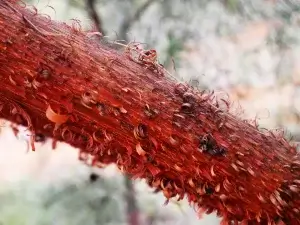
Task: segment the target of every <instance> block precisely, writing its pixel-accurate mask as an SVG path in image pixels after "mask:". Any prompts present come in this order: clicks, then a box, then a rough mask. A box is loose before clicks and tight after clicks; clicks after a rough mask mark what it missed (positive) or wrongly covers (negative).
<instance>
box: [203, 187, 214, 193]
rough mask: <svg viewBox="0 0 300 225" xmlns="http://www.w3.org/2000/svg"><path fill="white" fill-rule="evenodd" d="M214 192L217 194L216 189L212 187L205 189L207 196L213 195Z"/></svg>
mask: <svg viewBox="0 0 300 225" xmlns="http://www.w3.org/2000/svg"><path fill="white" fill-rule="evenodd" d="M214 192H215V191H214V189H213V188H212V187H206V188H205V193H206V194H207V195H212V194H213V193H214Z"/></svg>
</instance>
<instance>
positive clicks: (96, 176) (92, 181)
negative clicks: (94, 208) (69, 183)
mask: <svg viewBox="0 0 300 225" xmlns="http://www.w3.org/2000/svg"><path fill="white" fill-rule="evenodd" d="M98 179H99V175H98V174H95V173H91V174H90V182H91V183H94V182H96V181H97V180H98Z"/></svg>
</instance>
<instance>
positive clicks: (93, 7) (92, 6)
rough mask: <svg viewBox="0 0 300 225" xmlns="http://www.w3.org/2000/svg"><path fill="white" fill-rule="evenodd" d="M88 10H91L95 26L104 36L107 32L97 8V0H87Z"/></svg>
mask: <svg viewBox="0 0 300 225" xmlns="http://www.w3.org/2000/svg"><path fill="white" fill-rule="evenodd" d="M86 6H87V10H88V12H89V15H90V18H91V19H92V21H94V24H95V26H96V27H97V29H98V32H100V33H101V34H102V35H103V36H105V32H104V30H103V25H102V20H101V17H100V16H99V14H98V13H97V10H96V2H95V0H86Z"/></svg>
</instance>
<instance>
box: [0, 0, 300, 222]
mask: <svg viewBox="0 0 300 225" xmlns="http://www.w3.org/2000/svg"><path fill="white" fill-rule="evenodd" d="M0 30H1V32H0V82H1V88H0V110H1V112H0V113H1V117H3V118H5V119H8V120H10V121H13V122H15V123H18V124H22V125H25V126H28V127H29V129H30V130H31V131H32V134H33V135H34V134H42V135H43V136H48V137H53V138H54V140H55V141H54V145H55V144H56V141H58V140H59V141H65V142H67V143H69V144H71V145H73V146H74V147H77V148H79V149H80V151H81V154H80V157H81V159H82V160H85V161H86V163H88V164H90V165H93V166H99V167H103V165H105V164H109V163H115V164H116V165H117V166H118V167H119V168H120V170H122V171H123V172H125V173H127V174H130V175H131V176H132V177H133V178H143V179H145V180H146V181H147V183H148V184H149V185H150V186H151V187H154V188H156V190H157V191H162V192H163V194H164V195H165V197H166V198H167V199H170V198H173V197H176V198H178V200H181V199H183V198H184V197H185V196H186V197H187V198H188V200H189V201H190V203H191V204H192V205H193V206H194V207H195V209H196V210H197V211H198V213H199V215H200V214H202V213H211V212H217V214H218V215H219V216H221V217H223V220H222V224H231V223H233V222H234V223H235V224H295V225H296V224H300V217H299V214H300V211H299V208H300V198H299V196H300V195H299V191H300V160H299V155H298V154H297V151H296V147H295V146H292V145H291V144H289V142H288V141H287V140H286V139H285V138H284V136H283V134H275V133H272V132H265V131H260V130H258V128H257V125H256V123H255V121H254V122H253V123H250V122H247V121H242V120H239V119H237V118H236V117H235V116H234V115H231V114H229V112H228V111H229V108H230V102H229V101H228V100H225V99H223V100H216V98H215V95H214V93H213V92H212V93H207V92H205V91H203V92H199V91H197V90H194V89H192V88H191V87H189V86H188V85H186V84H178V83H176V82H174V80H172V79H171V78H170V77H169V75H168V74H167V73H166V72H165V71H164V70H163V69H162V67H161V65H159V64H158V63H157V62H156V55H155V54H156V53H155V51H140V52H138V54H142V55H140V56H139V57H135V56H134V57H132V56H131V57H129V56H130V55H129V56H128V54H130V52H131V51H128V49H127V50H126V52H124V53H119V52H116V51H114V50H112V49H109V48H107V47H105V46H102V45H101V44H99V43H97V42H96V41H95V40H93V39H91V35H90V34H89V32H84V31H82V30H81V28H80V26H79V25H78V24H77V23H75V24H74V26H72V27H69V26H67V25H66V24H64V23H58V22H55V21H51V20H49V18H46V17H43V16H40V15H38V14H37V13H36V11H30V10H29V9H26V7H25V6H21V5H18V4H17V3H16V1H13V0H9V1H0ZM134 51H136V49H134ZM133 58H134V61H132V59H133ZM58 106H59V107H58ZM52 107H53V108H52ZM32 147H34V146H33V145H32Z"/></svg>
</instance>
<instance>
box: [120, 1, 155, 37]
mask: <svg viewBox="0 0 300 225" xmlns="http://www.w3.org/2000/svg"><path fill="white" fill-rule="evenodd" d="M156 1H157V0H147V1H145V2H144V3H143V4H142V5H141V6H140V7H139V8H138V9H137V10H136V11H135V13H134V14H133V16H131V17H129V18H128V19H126V20H124V22H123V24H122V25H121V27H120V34H119V36H120V38H121V39H122V40H126V41H127V40H128V37H127V32H128V30H129V29H130V27H131V26H132V25H133V24H134V23H135V22H136V21H138V20H140V18H141V16H142V15H143V13H144V12H145V11H146V10H147V9H148V8H149V7H150V6H151V5H152V4H153V3H154V2H156Z"/></svg>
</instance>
